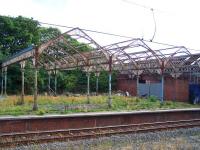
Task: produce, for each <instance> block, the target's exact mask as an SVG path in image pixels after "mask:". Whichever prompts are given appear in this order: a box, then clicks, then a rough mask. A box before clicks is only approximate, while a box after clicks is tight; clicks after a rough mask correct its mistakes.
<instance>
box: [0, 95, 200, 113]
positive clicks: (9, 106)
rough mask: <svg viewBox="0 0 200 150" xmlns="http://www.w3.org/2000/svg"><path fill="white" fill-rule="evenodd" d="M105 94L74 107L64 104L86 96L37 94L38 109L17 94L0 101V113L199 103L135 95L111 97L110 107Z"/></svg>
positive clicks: (75, 101)
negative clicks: (145, 97)
mask: <svg viewBox="0 0 200 150" xmlns="http://www.w3.org/2000/svg"><path fill="white" fill-rule="evenodd" d="M107 100H108V98H107V97H106V96H91V97H90V102H91V103H90V105H89V106H88V107H77V108H76V109H66V107H65V106H68V105H73V106H76V105H77V106H79V105H80V106H82V105H87V104H86V103H87V97H86V96H79V97H74V96H68V97H67V96H57V97H52V96H39V97H38V106H39V110H38V111H32V104H33V97H32V96H25V104H24V105H20V103H19V102H20V97H19V96H8V97H7V98H6V99H4V100H2V101H0V115H43V114H66V113H75V112H97V111H132V110H155V109H174V108H192V107H199V105H191V104H188V103H181V102H172V101H165V102H164V103H163V104H161V103H160V101H159V100H157V99H156V98H154V97H150V98H148V99H141V98H137V97H123V96H113V97H112V108H109V107H108V105H107ZM92 106H95V107H92Z"/></svg>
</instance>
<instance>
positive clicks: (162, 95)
mask: <svg viewBox="0 0 200 150" xmlns="http://www.w3.org/2000/svg"><path fill="white" fill-rule="evenodd" d="M164 80H165V79H164V75H163V74H162V75H161V87H162V90H161V103H163V101H164Z"/></svg>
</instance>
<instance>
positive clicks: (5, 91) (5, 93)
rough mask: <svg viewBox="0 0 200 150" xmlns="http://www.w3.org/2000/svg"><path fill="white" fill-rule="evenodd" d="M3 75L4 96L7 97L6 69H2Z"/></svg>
mask: <svg viewBox="0 0 200 150" xmlns="http://www.w3.org/2000/svg"><path fill="white" fill-rule="evenodd" d="M4 69H5V70H4V71H5V73H4V80H5V85H4V95H5V96H7V67H5V68H4Z"/></svg>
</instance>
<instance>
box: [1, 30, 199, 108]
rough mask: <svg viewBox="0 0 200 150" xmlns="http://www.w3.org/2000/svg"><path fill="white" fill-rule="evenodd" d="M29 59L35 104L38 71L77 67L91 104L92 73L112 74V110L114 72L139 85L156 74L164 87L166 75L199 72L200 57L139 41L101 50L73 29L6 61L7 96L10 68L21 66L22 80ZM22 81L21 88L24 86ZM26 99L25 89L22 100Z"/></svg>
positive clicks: (3, 64)
mask: <svg viewBox="0 0 200 150" xmlns="http://www.w3.org/2000/svg"><path fill="white" fill-rule="evenodd" d="M70 39H76V40H77V41H78V42H79V43H84V44H78V45H77V44H74V43H73V42H70ZM85 47H87V49H89V51H87V52H80V48H85ZM28 59H32V60H33V65H34V68H35V90H34V91H35V94H34V100H35V102H36V100H37V71H38V68H40V67H44V68H45V69H46V70H47V71H52V70H71V69H75V68H77V67H78V68H80V69H82V70H84V71H86V72H87V76H88V100H89V74H90V72H92V71H94V72H96V73H98V72H99V71H101V70H107V71H109V106H111V72H112V70H117V71H119V72H121V73H126V74H132V75H135V76H136V77H137V81H138V76H139V75H141V74H142V73H157V74H160V75H161V77H162V83H163V82H164V74H171V75H172V76H173V77H177V76H179V75H181V74H184V73H191V72H192V73H193V72H199V71H200V63H199V61H200V53H192V52H191V51H190V50H189V49H187V48H185V47H184V46H166V45H163V44H159V43H154V42H149V41H146V40H143V39H139V38H135V39H130V40H127V41H122V42H118V43H114V44H110V45H107V46H101V45H99V44H98V43H97V42H96V41H95V40H93V39H92V38H91V37H90V36H89V35H88V34H86V33H85V32H84V31H82V30H81V29H79V28H74V29H72V30H69V31H67V32H65V33H63V34H61V35H59V36H58V37H56V38H54V39H51V40H49V41H47V42H45V43H43V44H41V45H40V46H37V47H29V48H28V49H25V50H22V51H20V52H19V53H17V54H15V55H13V56H11V57H10V58H8V59H7V60H6V61H4V62H3V63H2V66H1V67H2V76H3V75H4V84H5V86H4V89H5V92H4V93H5V94H6V80H7V77H6V76H7V67H8V66H10V65H12V64H14V63H19V62H20V64H21V69H22V76H23V72H24V67H25V61H26V60H28ZM55 73H56V71H55ZM23 78H24V77H22V85H23V84H24V83H23V82H24V81H23V80H24V79H23ZM55 81H56V80H55ZM56 82H57V81H56ZM2 87H3V78H2ZM162 88H164V85H163V87H162ZM2 89H3V88H2ZM55 90H56V89H55ZM2 93H3V90H2ZM23 95H24V91H23V89H22V99H23ZM162 99H163V96H162ZM36 107H37V106H36V104H35V108H36Z"/></svg>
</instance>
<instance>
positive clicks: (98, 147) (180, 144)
mask: <svg viewBox="0 0 200 150" xmlns="http://www.w3.org/2000/svg"><path fill="white" fill-rule="evenodd" d="M93 149H94V150H109V149H110V150H137V149H138V150H146V149H147V150H155V149H163V150H165V149H167V150H173V149H181V150H188V149H192V150H199V149H200V128H190V129H178V130H172V131H162V132H149V133H138V134H126V135H114V136H111V137H102V138H97V139H88V140H79V141H68V142H53V143H46V144H31V145H26V146H20V147H16V148H9V149H8V150H93Z"/></svg>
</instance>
